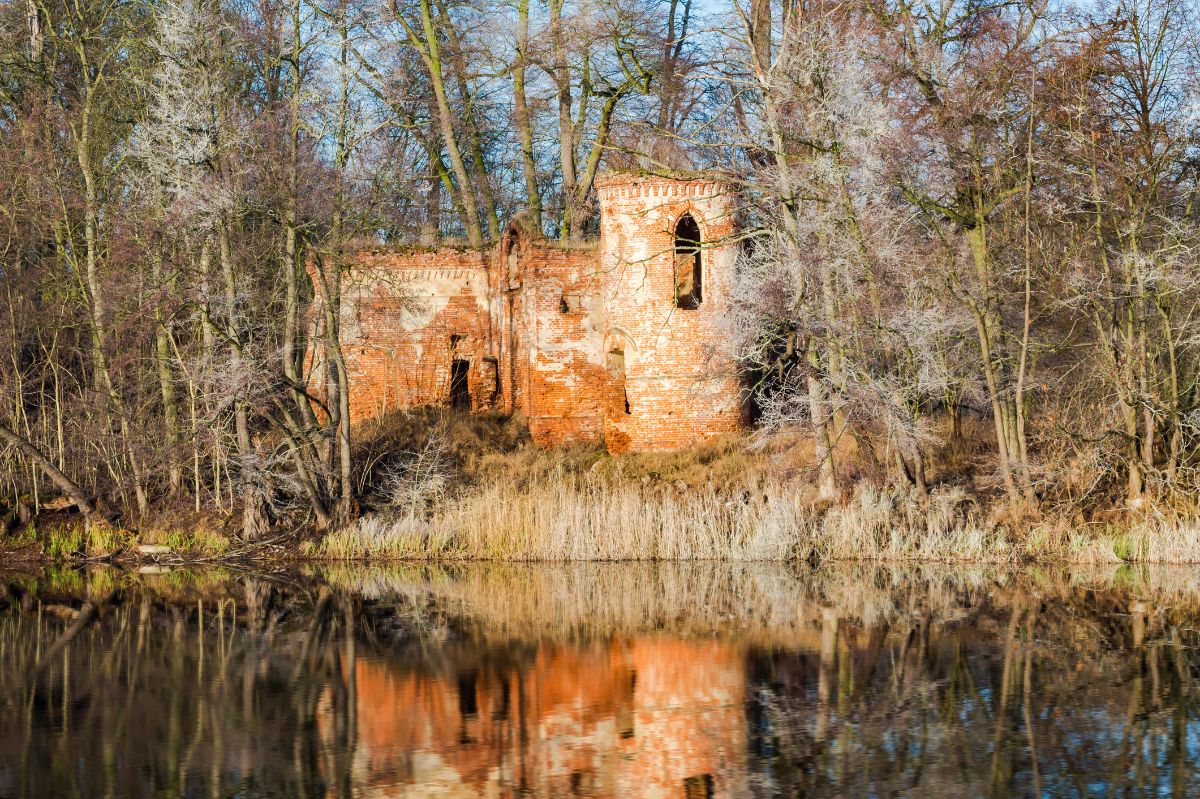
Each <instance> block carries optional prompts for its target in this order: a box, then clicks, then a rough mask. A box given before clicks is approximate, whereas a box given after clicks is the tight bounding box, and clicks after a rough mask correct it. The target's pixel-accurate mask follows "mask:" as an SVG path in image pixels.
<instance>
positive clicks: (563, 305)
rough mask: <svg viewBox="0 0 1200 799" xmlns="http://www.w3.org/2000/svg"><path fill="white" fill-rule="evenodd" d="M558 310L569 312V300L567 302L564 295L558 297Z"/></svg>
mask: <svg viewBox="0 0 1200 799" xmlns="http://www.w3.org/2000/svg"><path fill="white" fill-rule="evenodd" d="M558 312H559V313H570V312H571V304H570V303H569V302H567V298H566V297H560V298H559V299H558Z"/></svg>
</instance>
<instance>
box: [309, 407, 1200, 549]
mask: <svg viewBox="0 0 1200 799" xmlns="http://www.w3.org/2000/svg"><path fill="white" fill-rule="evenodd" d="M514 429H519V427H518V426H517V425H516V424H515V423H512V422H504V421H501V420H486V419H478V418H475V419H463V418H461V417H454V416H452V415H445V414H436V413H427V414H413V415H406V416H402V417H397V418H394V419H392V420H389V421H385V422H384V423H383V424H381V425H379V426H378V427H377V428H376V429H375V430H374V431H373V433H374V435H373V436H370V435H369V436H368V441H374V442H375V443H374V446H375V447H376V448H377V450H378V451H379V452H380V453H382V452H384V451H387V452H400V453H405V454H404V456H403V457H402V458H401V459H399V460H398V461H396V462H394V463H392V464H390V465H384V466H381V467H380V468H379V469H378V473H377V474H376V475H375V479H374V481H373V485H375V487H376V490H375V492H374V494H373V495H372V496H371V497H369V498H368V499H369V501H370V500H373V503H372V505H373V506H371V507H369V508H368V512H367V513H366V514H365V515H363V516H362V517H361V518H360V519H358V520H357V521H356V522H354V523H353V524H351V525H349V526H347V527H345V528H343V529H340V530H338V531H335V532H333V533H331V534H329V535H327V536H325V537H323V538H321V539H320V540H315V541H312V542H309V543H308V544H307V545H306V546H305V548H304V551H305V553H306V554H307V555H309V556H312V557H319V558H331V559H348V560H358V559H391V560H404V559H435V560H470V559H491V560H510V561H566V560H701V559H703V560H788V559H809V560H912V561H958V562H1017V561H1023V560H1039V561H1040V560H1060V561H1072V562H1089V563H1106V562H1120V561H1136V562H1158V563H1193V562H1200V520H1197V518H1196V517H1195V516H1194V515H1189V514H1186V513H1179V512H1173V513H1171V514H1169V515H1168V514H1165V513H1163V512H1162V511H1160V510H1158V509H1154V508H1150V509H1146V510H1144V511H1142V512H1140V513H1139V514H1137V515H1132V514H1130V515H1124V514H1122V515H1117V514H1112V513H1107V514H1095V515H1094V516H1093V518H1090V519H1088V518H1084V517H1082V516H1081V514H1080V513H1079V511H1078V509H1077V508H1058V509H1056V508H1053V507H1048V508H1045V509H1044V510H1043V511H1042V512H1041V513H1039V514H1036V515H1026V516H1023V517H1020V518H1013V517H1012V515H1011V513H1010V511H1009V509H1008V507H1007V506H1006V505H1004V504H1003V503H1001V502H999V501H998V498H997V497H995V496H994V493H993V490H992V487H991V486H990V485H989V483H988V480H987V479H986V475H983V476H980V475H977V474H975V462H976V452H978V451H981V450H983V449H985V448H986V446H987V443H986V441H981V440H979V436H978V435H976V436H975V437H974V438H971V437H968V438H966V439H965V440H961V441H958V442H955V443H954V444H953V445H952V446H949V447H947V448H946V449H945V450H944V451H943V452H941V453H939V455H938V458H937V461H936V463H935V464H933V469H932V471H931V477H932V489H931V491H930V492H929V494H928V496H926V497H918V496H917V495H916V494H915V493H914V492H913V491H912V490H911V489H909V488H907V487H905V486H902V485H896V484H894V483H889V482H888V481H887V480H886V479H885V478H884V477H883V476H881V475H879V474H873V473H872V472H871V469H870V468H869V467H868V466H866V465H864V461H865V458H861V457H856V453H854V452H852V451H850V452H845V453H842V455H843V457H842V462H843V463H846V464H848V465H847V466H846V471H847V474H846V480H845V483H846V485H847V488H846V489H845V490H844V491H843V494H842V496H841V497H840V498H839V500H838V501H837V502H832V503H831V502H822V501H819V500H818V499H817V497H816V495H815V492H814V489H813V486H812V483H813V480H812V472H813V470H812V463H811V457H810V450H809V449H808V446H807V442H806V440H805V439H804V438H803V437H800V436H797V437H794V438H789V437H786V436H781V437H777V438H775V439H773V440H771V441H768V442H765V443H764V442H754V441H751V440H750V439H748V438H740V437H732V438H730V439H727V440H725V441H722V442H718V443H713V444H707V445H704V446H700V447H697V448H694V449H691V450H687V451H683V452H676V453H665V454H633V455H626V456H621V457H611V456H608V455H606V454H604V453H603V452H601V451H599V450H595V449H567V450H557V451H545V450H539V449H536V448H534V447H532V446H531V445H530V444H529V443H528V442H525V441H523V440H522V439H521V437H520V435H519V433H514ZM370 446H371V445H368V448H369V447H370ZM379 462H380V463H381V464H382V463H383V462H384V459H383V456H382V455H380V456H379Z"/></svg>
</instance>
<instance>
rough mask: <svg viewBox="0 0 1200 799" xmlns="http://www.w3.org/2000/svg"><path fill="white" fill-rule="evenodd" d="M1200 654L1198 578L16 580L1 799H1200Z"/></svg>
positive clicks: (621, 569)
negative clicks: (1113, 798)
mask: <svg viewBox="0 0 1200 799" xmlns="http://www.w3.org/2000/svg"><path fill="white" fill-rule="evenodd" d="M1064 577H1066V578H1064ZM88 597H90V598H91V599H92V600H98V599H100V598H103V600H104V601H95V602H92V603H90V604H89V603H86V602H85V599H86V598H88ZM89 606H90V607H92V608H93V611H94V614H95V618H94V620H89V619H88V618H87V617H88V612H87V608H88V607H89ZM81 619H83V620H84V623H82V624H81V623H80V620H81ZM1198 622H1200V582H1198V578H1197V577H1196V576H1195V575H1194V574H1192V573H1190V572H1176V573H1170V572H1144V573H1139V572H1129V571H1119V572H1115V573H1113V574H1110V575H1107V576H1105V575H1094V576H1092V577H1088V576H1086V575H1081V574H1079V573H1078V572H1075V573H1073V574H1071V575H1069V576H1061V575H1060V576H1055V575H1053V574H1050V575H1047V574H1039V575H1034V576H1032V577H1031V576H1025V575H1020V574H1008V573H998V574H990V573H986V572H963V571H942V570H936V571H922V570H919V569H918V570H908V571H903V570H901V571H896V570H874V569H865V568H864V569H841V570H820V571H808V570H789V569H788V568H787V567H783V566H776V565H769V566H768V565H761V566H760V565H745V566H737V565H713V564H694V565H690V566H689V565H663V564H659V565H653V566H632V565H631V566H612V565H610V566H600V565H588V566H582V565H581V566H578V567H549V566H536V567H481V568H463V569H455V570H451V571H443V570H440V569H436V568H429V567H418V568H408V569H405V568H399V569H374V570H361V569H357V570H336V569H331V570H329V571H326V572H325V573H324V574H323V575H321V576H320V577H299V576H296V575H290V576H285V575H277V576H275V577H272V578H264V577H254V576H250V577H248V576H242V575H238V576H231V575H220V574H219V573H214V574H192V575H187V574H176V575H166V576H162V577H155V578H150V579H146V580H141V579H138V578H136V577H133V576H128V575H118V574H116V573H115V572H112V571H108V572H102V573H99V574H96V575H80V574H78V573H63V574H52V575H49V576H46V577H43V578H41V579H40V580H39V581H37V582H34V581H33V580H32V579H31V578H13V579H11V580H9V581H7V582H6V581H5V580H0V674H3V675H4V685H3V687H2V688H0V729H4V730H5V731H6V734H5V735H3V736H0V799H8V797H14V798H15V797H22V798H24V797H30V798H31V799H32V797H44V796H58V795H64V796H66V795H89V796H90V795H111V796H114V797H123V796H144V795H149V794H158V795H169V796H175V795H190V796H213V795H238V796H242V797H265V796H304V797H331V796H338V797H341V796H375V797H408V796H447V797H455V796H464V797H465V796H496V797H509V796H511V797H516V796H530V797H557V796H572V795H578V796H593V797H615V796H647V797H649V796H665V797H692V796H710V795H711V796H713V797H741V796H750V797H769V796H796V795H810V796H830V795H843V796H861V795H899V796H922V797H927V796H928V797H938V796H945V797H954V799H960V797H966V796H993V797H1007V796H1041V795H1053V796H1075V795H1094V794H1095V793H1096V792H1097V791H1100V792H1103V793H1109V792H1111V793H1113V794H1117V795H1129V796H1140V795H1151V794H1152V795H1155V796H1172V797H1183V796H1196V795H1200V702H1198V701H1197V700H1198V699H1200V695H1198V694H1197V692H1196V690H1195V681H1196V680H1197V679H1198V678H1200V623H1198ZM1080 786H1083V788H1084V789H1085V790H1080Z"/></svg>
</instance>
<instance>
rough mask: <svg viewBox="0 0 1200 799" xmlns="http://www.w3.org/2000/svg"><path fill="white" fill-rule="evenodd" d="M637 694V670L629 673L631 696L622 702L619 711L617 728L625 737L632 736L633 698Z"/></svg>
mask: <svg viewBox="0 0 1200 799" xmlns="http://www.w3.org/2000/svg"><path fill="white" fill-rule="evenodd" d="M636 695H637V672H636V671H632V672H630V673H629V698H628V699H627V700H626V701H625V702H623V703H622V704H621V709H620V710H618V711H617V730H618V731H619V734H620V736H621V737H622V738H624V739H629V738H632V737H633V735H634V730H633V719H634V716H633V699H634V697H635V696H636Z"/></svg>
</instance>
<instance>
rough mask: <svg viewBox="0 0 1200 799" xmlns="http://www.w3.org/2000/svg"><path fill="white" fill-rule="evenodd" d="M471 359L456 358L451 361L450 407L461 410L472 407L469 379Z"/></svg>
mask: <svg viewBox="0 0 1200 799" xmlns="http://www.w3.org/2000/svg"><path fill="white" fill-rule="evenodd" d="M470 369H471V363H470V361H464V360H463V359H462V358H455V359H454V360H453V361H451V362H450V407H451V408H455V409H457V410H460V411H466V410H470V409H471V386H470V384H469V382H468V380H467V374H468V373H469V372H470Z"/></svg>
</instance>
